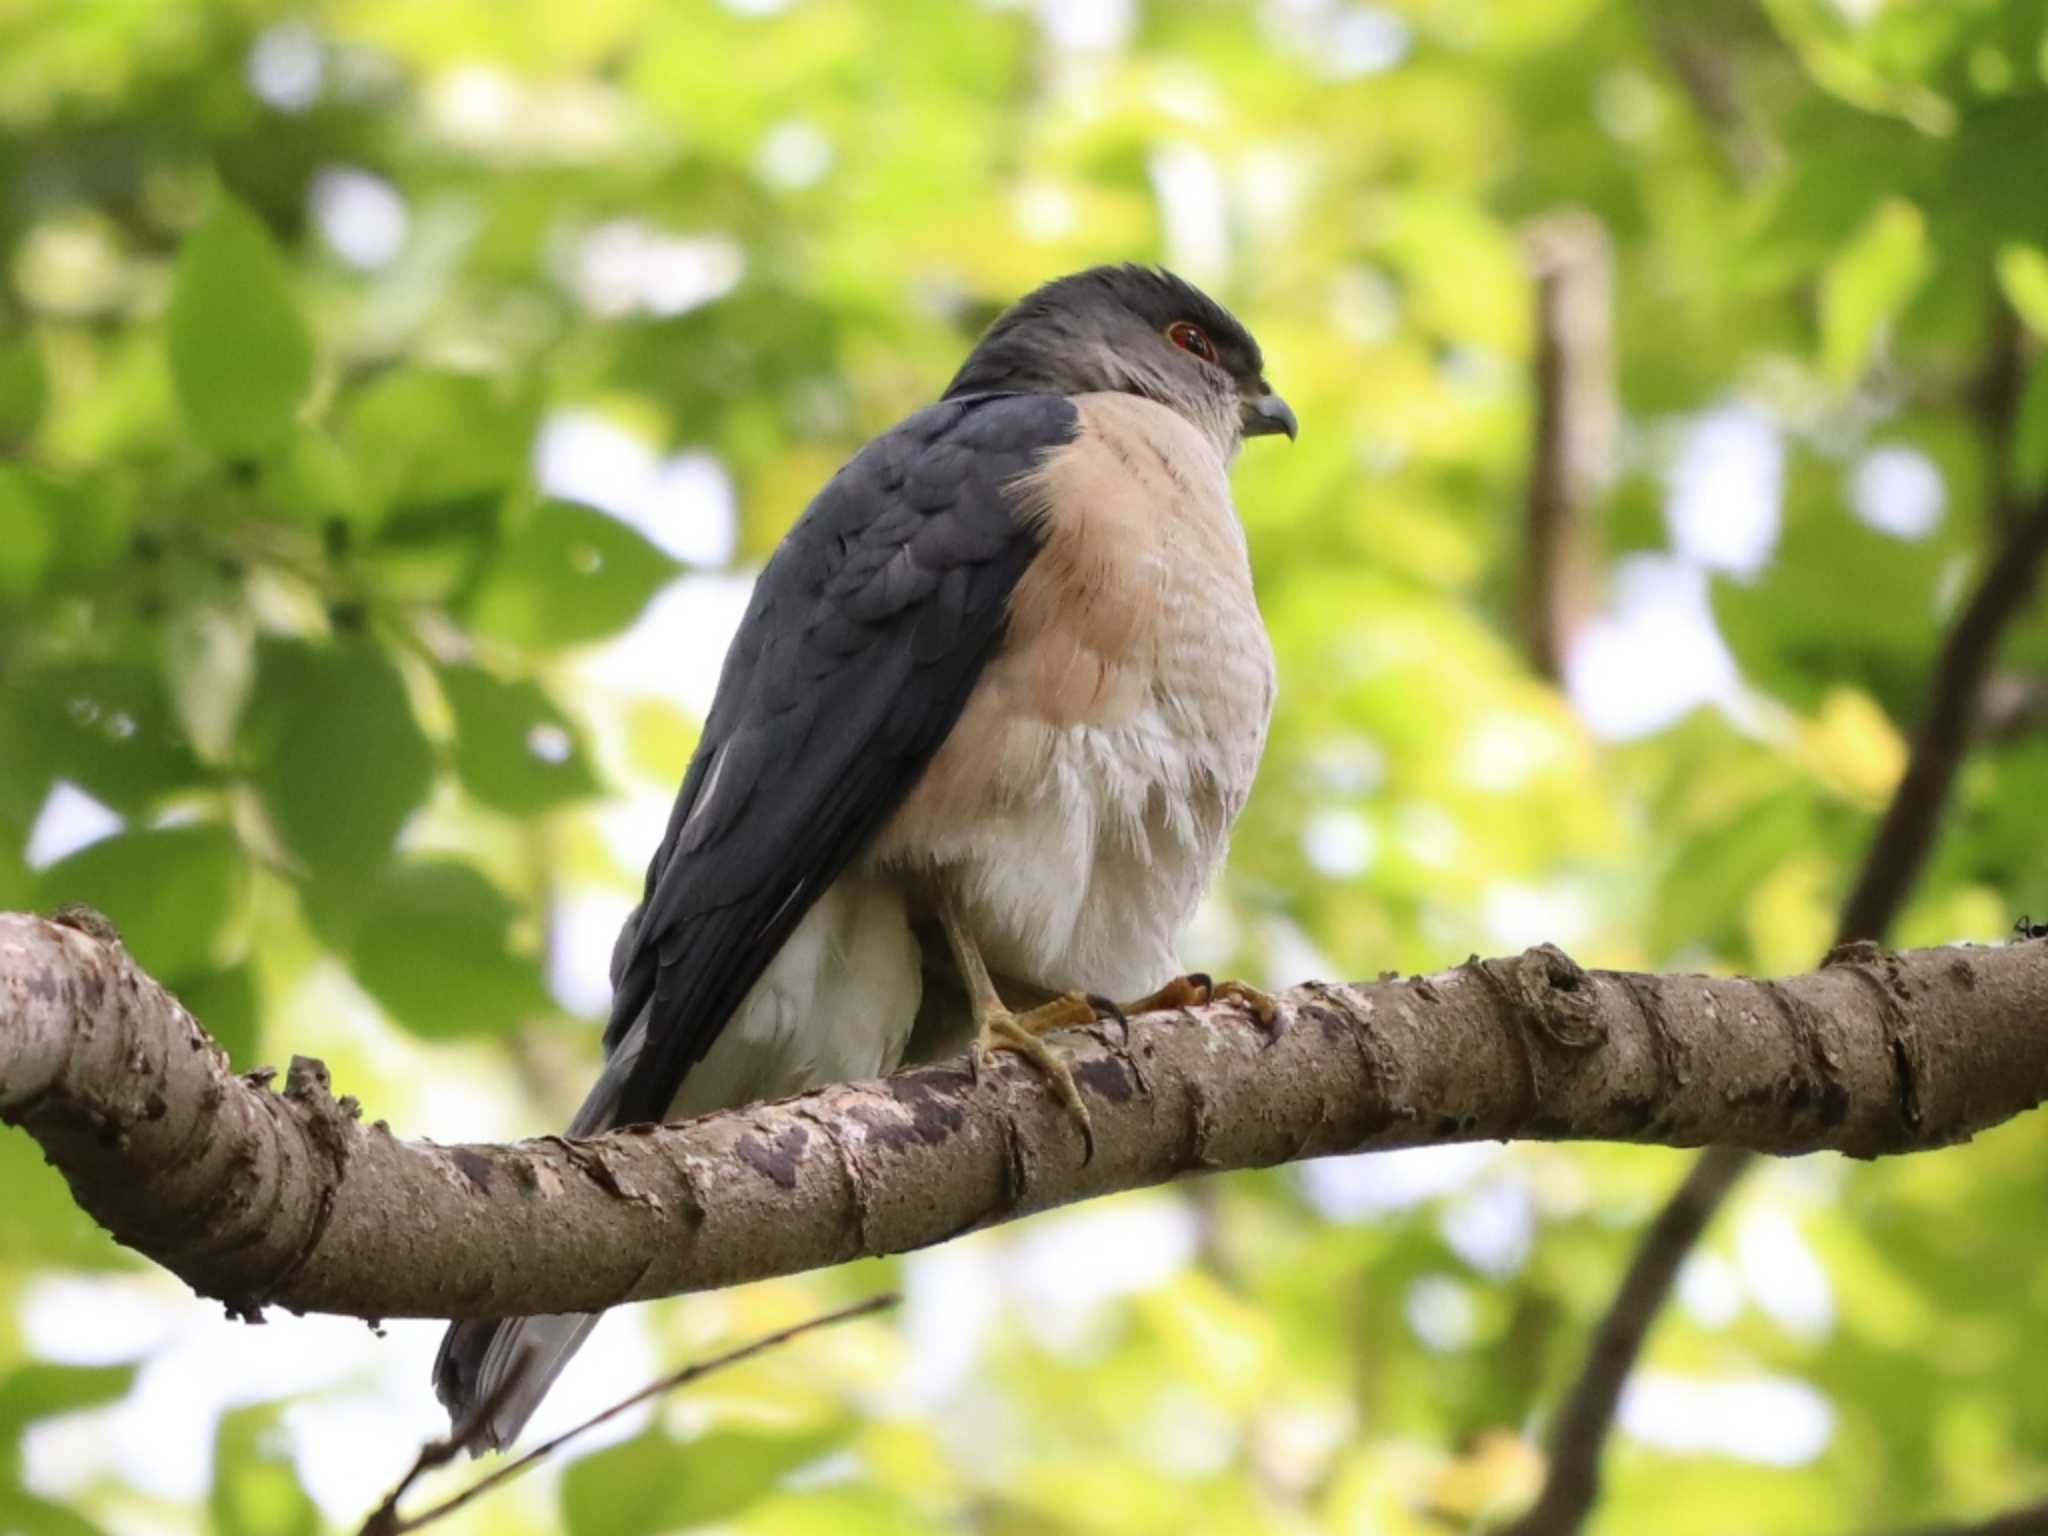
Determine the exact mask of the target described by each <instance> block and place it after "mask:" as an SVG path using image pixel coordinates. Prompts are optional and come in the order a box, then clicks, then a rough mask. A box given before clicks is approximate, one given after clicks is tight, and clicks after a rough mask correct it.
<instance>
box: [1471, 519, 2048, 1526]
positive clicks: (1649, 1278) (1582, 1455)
mask: <svg viewBox="0 0 2048 1536" xmlns="http://www.w3.org/2000/svg"><path fill="white" fill-rule="evenodd" d="M2044 553H2048V497H2044V498H2043V499H2042V500H2041V501H2040V502H2039V503H2038V504H2037V505H2036V506H2035V507H2034V509H2033V510H2032V512H2031V513H2029V514H2028V516H2027V518H2026V520H2025V522H2023V523H2021V524H2020V526H2019V527H2018V528H2016V529H2015V530H2014V531H2013V534H2012V537H2011V538H2010V539H2008V540H2007V541H2006V544H2005V547H2004V548H2003V549H2002V550H2000V552H1999V555H1998V558H1997V559H1996V560H1994V561H1993V562H1992V564H1991V568H1990V569H1989V570H1988V571H1986V572H1985V573H1984V579H1983V580H1982V582H1980V583H1979V584H1978V587H1977V590H1976V591H1975V592H1974V593H1972V594H1971V596H1970V601H1969V603H1968V605H1967V606H1965V607H1964V609H1963V611H1962V612H1961V613H1960V614H1958V615H1957V616H1956V621H1955V623H1954V625H1953V626H1952V627H1951V628H1950V630H1949V633H1948V638H1947V639H1946V640H1945V641H1944V642H1943V643H1942V648H1941V656H1940V658H1939V659H1938V660H1937V661H1936V663H1935V668H1934V676H1933V678H1932V680H1931V683H1930V689H1929V698H1928V704H1927V713H1926V715H1925V717H1924V718H1923V719H1922V720H1921V722H1920V728H1919V730H1918V731H1916V732H1915V733H1914V736H1913V747H1912V752H1911V754H1910V756H1909V757H1908V758H1907V761H1906V771H1905V774H1904V775H1903V776H1902V777H1901V778H1900V780H1899V786H1898V789H1897V791H1896V792H1895V793H1894V794H1893V796H1892V802H1891V805H1890V807H1889V808H1887V810H1886V811H1885V815H1884V820H1883V821H1882V822H1880V823H1879V825H1878V828H1877V832H1876V834H1875V835H1874V836H1873V837H1872V839H1871V842H1870V848H1869V851H1868V852H1867V853H1866V854H1865V855H1864V859H1863V867H1862V870H1861V872H1860V873H1859V874H1858V876H1857V879H1856V884H1855V886H1854V887H1853V888H1852V889H1851V891H1850V892H1849V895H1848V898H1847V899H1846V900H1845V901H1844V902H1843V904H1842V916H1841V921H1840V924H1839V926H1838V927H1837V929H1836V936H1835V937H1836V942H1837V943H1838V944H1841V943H1847V942H1849V941H1851V940H1855V939H1870V940H1879V939H1882V938H1883V937H1884V935H1885V932H1886V930H1888V929H1889V928H1890V927H1891V925H1892V922H1893V920H1894V919H1895V918H1896V917H1897V916H1898V913H1899V909H1900V908H1901V907H1903V906H1904V905H1905V904H1906V898H1907V896H1908V895H1909V894H1910V893H1911V891H1912V889H1913V885H1914V882H1915V881H1916V880H1918V879H1919V877H1920V872H1921V869H1922V868H1923V867H1924V866H1925V864H1926V862H1927V856H1928V854H1929V853H1930V852H1931V851H1932V850H1933V848H1934V840H1935V837H1936V835H1937V834H1938V833H1939V832H1940V830H1941V822H1942V817H1943V814H1944V813H1945V811H1946V810H1947V808H1948V802H1949V791H1950V790H1951V789H1952V788H1953V787H1954V785H1955V779H1956V773H1957V770H1958V769H1960V768H1961V767H1962V763H1963V757H1964V755H1965V753H1966V752H1967V751H1968V750H1969V743H1970V737H1971V730H1970V727H1971V725H1972V723H1973V722H1974V720H1975V719H1976V717H1977V714H1978V711H1979V709H1980V708H1981V700H1982V697H1983V694H1984V687H1985V680H1986V679H1987V678H1988V677H1989V675H1990V672H1991V664H1992V662H1993V660H1994V659H1995V658H1996V655H1997V651H1998V641H1999V638H2000V636H2001V635H2003V634H2004V632H2005V631H2006V629H2007V628H2008V627H2009V626H2010V625H2011V624H2012V622H2013V620H2014V619H2015V618H2017V617H2018V615H2019V613H2020V611H2021V610H2022V609H2023V608H2024V607H2025V606H2026V604H2027V601H2028V599H2029V598H2030V597H2031V596H2032V595H2033V592H2034V587H2035V584H2036V582H2037V580H2038V579H2039V575H2040V569H2041V561H2042V556H2043V554H2044ZM1754 1157H1755V1154H1753V1153H1750V1152H1746V1151H1742V1150H1740V1149H1737V1148H1731V1147H1715V1148H1710V1149H1709V1150H1708V1151H1706V1152H1704V1153H1702V1154H1701V1155H1700V1158H1699V1160H1698V1161H1697V1162H1696V1163H1695V1164H1694V1166H1693V1170H1692V1172H1691V1173H1690V1174H1689V1175H1688V1176H1687V1178H1686V1180H1685V1182H1684V1183H1683V1184H1682V1185H1680V1186H1679V1189H1678V1192H1677V1193H1676V1194H1674V1195H1673V1196H1672V1197H1671V1201H1670V1203H1669V1204H1668V1205H1667V1206H1666V1207H1665V1208H1664V1210H1663V1211H1662V1212H1661V1213H1660V1214H1659V1215H1658V1217H1657V1219H1656V1220H1655V1221H1654V1222H1653V1223H1652V1224H1651V1226H1650V1230H1649V1231H1648V1232H1647V1233H1646V1234H1645V1235H1644V1238H1643V1242H1642V1246H1641V1247H1639V1248H1638V1249H1637V1250H1636V1254H1635V1257H1634V1258H1633V1259H1632V1260H1631V1261H1630V1263H1629V1267H1628V1272H1627V1274H1626V1275H1624V1276H1623V1278H1622V1282H1621V1289H1620V1290H1619V1291H1618V1292H1617V1293H1616V1295H1615V1299H1614V1301H1613V1303H1612V1304H1611V1305H1610V1306H1609V1308H1608V1311H1607V1315H1606V1316H1605V1317H1604V1318H1602V1320H1601V1322H1600V1326H1599V1327H1598V1329H1597V1330H1595V1332H1594V1336H1593V1346H1592V1349H1591V1350H1590V1352H1589V1353H1588V1355H1587V1358H1586V1362H1585V1364H1584V1365H1583V1366H1581V1367H1580V1370H1579V1376H1578V1379H1577V1380H1576V1381H1574V1382H1573V1383H1572V1386H1571V1390H1570V1392H1569V1393H1568V1394H1567V1395H1566V1397H1565V1402H1564V1406H1563V1407H1562V1408H1561V1409H1560V1410H1559V1412H1558V1416H1557V1422H1556V1425H1555V1426H1554V1428H1553V1430H1552V1432H1551V1440H1550V1470H1549V1473H1548V1475H1547V1476H1546V1477H1545V1479H1544V1483H1543V1488H1542V1490H1541V1492H1540V1493H1539V1494H1538V1495H1537V1498H1536V1502H1535V1504H1533V1505H1532V1506H1531V1507H1530V1509H1529V1511H1528V1512H1527V1513H1526V1514H1524V1515H1523V1516H1522V1518H1521V1519H1519V1520H1517V1521H1516V1522H1515V1523H1514V1524H1513V1525H1512V1526H1510V1527H1508V1529H1507V1531H1506V1533H1505V1536H1572V1533H1574V1532H1576V1531H1577V1530H1578V1529H1579V1527H1580V1526H1581V1525H1583V1524H1584V1523H1585V1519H1586V1516H1587V1514H1588V1513H1589V1512H1590V1511H1591V1509H1592V1507H1593V1503H1594V1501H1595V1499H1597V1498H1598V1497H1599V1492H1600V1453H1601V1450H1602V1448H1603V1447H1604V1446H1605V1444H1606V1441H1607V1436H1608V1434H1609V1432H1610V1431H1611V1430H1612V1429H1613V1427H1614V1412H1615V1408H1616V1406H1617V1404H1619V1402H1620V1400H1621V1389H1622V1386H1623V1384H1624V1383H1625V1382H1626V1381H1627V1379H1628V1374H1629V1372H1630V1371H1631V1370H1632V1369H1633V1368H1634V1366H1635V1362H1636V1360H1637V1358H1638V1357H1639V1356H1640V1355H1641V1354H1642V1350H1643V1345H1644V1343H1645V1341H1646V1340H1647V1339H1648V1338H1649V1333H1650V1328H1651V1325H1652V1324H1653V1323H1655V1321H1656V1319H1657V1317H1658V1315H1659V1313H1661V1312H1662V1310H1663V1308H1664V1303H1665V1301H1666V1300H1667V1299H1668V1298H1669V1296H1670V1293H1671V1287H1672V1285H1673V1283H1674V1282H1675V1281H1676V1279H1677V1277H1678V1272H1679V1270H1680V1269H1681V1268H1682V1267H1683V1266H1684V1263H1685V1257H1686V1255H1687V1254H1688V1253H1690V1252H1691V1251H1692V1248H1693V1245H1694V1244H1695V1243H1697V1242H1698V1240H1699V1238H1700V1235H1701V1234H1702V1233H1703V1232H1704V1231H1705V1230H1706V1228H1707V1225H1708V1223H1709V1222H1711V1221H1712V1220H1713V1217H1714V1213H1715V1212H1716V1211H1717V1210H1719V1209H1720V1207H1721V1205H1722V1204H1723V1202H1724V1201H1725V1200H1726V1199H1727V1196H1728V1192H1729V1191H1730V1190H1731V1189H1733V1188H1734V1187H1735V1185H1736V1184H1737V1183H1738V1182H1739V1181H1740V1179H1741V1177H1742V1174H1743V1173H1744V1172H1745V1171H1746V1170H1747V1169H1748V1167H1749V1165H1750V1163H1751V1162H1752V1161H1753V1160H1754Z"/></svg>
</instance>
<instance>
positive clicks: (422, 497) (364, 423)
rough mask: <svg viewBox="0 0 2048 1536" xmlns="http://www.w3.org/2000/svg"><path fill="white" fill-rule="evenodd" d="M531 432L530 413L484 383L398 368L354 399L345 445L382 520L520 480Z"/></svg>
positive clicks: (470, 376)
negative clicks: (400, 509) (401, 509)
mask: <svg viewBox="0 0 2048 1536" xmlns="http://www.w3.org/2000/svg"><path fill="white" fill-rule="evenodd" d="M533 427H534V423H533V413H532V411H531V410H530V409H529V408H528V407H527V406H525V405H524V404H522V403H520V402H518V401H515V400H511V399H508V398H506V396H505V395H504V393H503V392H502V391H501V390H500V389H499V388H498V387H497V386H496V385H495V384H494V383H493V382H492V381H491V380H490V379H487V378H482V377H479V376H478V375H476V374H469V373H423V372H415V371H412V370H404V371H400V372H394V373H389V374H386V375H385V376H384V377H383V378H381V379H379V380H378V381H377V382H376V383H375V384H372V385H371V386H370V387H369V388H368V389H366V390H365V391H364V392H363V393H362V395H361V396H360V397H358V399H357V400H356V403H355V408H354V410H352V411H351V412H350V414H349V421H348V429H347V432H346V433H345V435H344V438H343V441H344V443H345V445H346V447H347V449H348V455H349V458H350V459H351V460H352V461H353V463H354V464H355V466H356V469H357V472H358V473H359V474H361V476H362V477H363V481H364V484H365V490H366V493H367V495H368V497H369V500H370V503H371V505H372V506H373V507H374V508H375V509H376V511H377V514H378V515H382V514H385V513H388V512H389V510H390V509H391V508H392V507H394V506H407V505H413V504H417V503H424V502H440V501H459V500H462V499H463V498H466V497H470V496H476V495H479V494H481V493H484V492H501V491H504V490H505V489H507V488H508V487H510V486H512V485H515V484H517V483H519V482H520V481H521V480H522V479H524V477H525V475H526V464H527V455H528V453H529V451H530V450H531V447H532V443H533Z"/></svg>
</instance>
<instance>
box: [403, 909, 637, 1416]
mask: <svg viewBox="0 0 2048 1536" xmlns="http://www.w3.org/2000/svg"><path fill="white" fill-rule="evenodd" d="M638 918H639V913H638V912H637V911H636V912H635V913H634V914H633V917H632V918H629V919H628V920H627V923H626V931H625V933H623V934H621V935H620V938H619V944H620V950H619V953H618V954H614V955H613V957H612V984H613V985H614V986H616V985H617V984H618V979H619V954H623V953H625V952H626V941H627V937H628V936H629V935H630V934H631V933H632V932H633V929H634V923H635V922H636V921H637V920H638ZM646 1038H647V1015H646V1014H645V1012H643V1013H642V1014H641V1016H640V1018H639V1019H638V1020H636V1021H635V1023H634V1025H633V1027H632V1028H631V1029H629V1030H628V1031H627V1032H626V1035H625V1038H624V1039H623V1040H621V1041H620V1042H619V1043H618V1044H617V1045H616V1046H614V1047H613V1048H612V1049H611V1050H610V1051H609V1052H608V1053H607V1054H606V1056H605V1063H604V1070H603V1071H602V1072H600V1073H599V1074H598V1079H597V1082H596V1083H595V1084H593V1085H592V1087H591V1090H590V1096H589V1097H588V1098H586V1099H585V1100H584V1101H583V1107H582V1108H581V1109H579V1110H577V1111H576V1118H575V1119H573V1120H571V1121H570V1122H569V1134H570V1135H571V1136H595V1135H597V1134H598V1133H600V1132H601V1131H605V1130H608V1129H609V1128H610V1127H611V1126H613V1125H615V1124H616V1123H617V1116H618V1108H619V1094H620V1092H621V1090H622V1089H623V1087H624V1085H625V1081H626V1079H627V1077H628V1076H629V1075H630V1074H631V1072H632V1070H633V1065H634V1063H635V1062H637V1061H638V1060H639V1059H640V1048H641V1046H642V1045H643V1044H644V1043H645V1042H646ZM602 1315H603V1314H602V1313H598V1312H559V1313H552V1314H544V1315H542V1316H540V1317H508V1318H503V1319H498V1320H492V1319H488V1318H484V1319H478V1320H474V1321H468V1322H460V1323H451V1324H449V1327H448V1331H447V1333H445V1334H443V1335H442V1336H441V1353H440V1354H439V1355H437V1356H436V1357H435V1359H434V1395H435V1396H436V1397H438V1398H440V1399H441V1401H442V1403H443V1404H444V1405H445V1406H446V1407H447V1409H448V1422H449V1424H450V1425H451V1426H452V1427H453V1428H454V1429H456V1430H460V1429H461V1428H462V1427H463V1425H464V1424H466V1423H468V1422H469V1419H470V1416H471V1415H472V1414H474V1413H475V1412H476V1410H477V1407H478V1405H479V1404H481V1403H486V1402H489V1401H490V1398H491V1394H492V1393H494V1392H496V1391H497V1390H498V1389H499V1387H500V1386H502V1385H503V1384H504V1382H505V1379H506V1377H507V1376H509V1375H510V1374H511V1372H512V1370H513V1368H514V1367H515V1366H518V1362H519V1359H520V1356H521V1354H522V1352H525V1351H529V1350H530V1351H531V1352H532V1359H531V1360H530V1361H528V1362H527V1364H525V1365H524V1366H520V1367H519V1369H520V1372H521V1374H520V1377H519V1384H518V1385H517V1386H516V1387H514V1388H513V1389H512V1390H511V1392H510V1393H509V1394H508V1395H507V1396H506V1398H505V1401H504V1402H502V1403H500V1404H499V1405H498V1408H497V1411H496V1412H494V1413H493V1414H492V1415H491V1421H490V1423H488V1424H485V1425H481V1426H479V1433H478V1438H477V1440H476V1442H475V1445H476V1449H477V1451H478V1453H479V1454H481V1453H482V1451H483V1450H484V1448H485V1447H487V1446H488V1447H489V1448H491V1449H493V1450H500V1451H502V1450H503V1449H504V1448H505V1447H506V1446H508V1445H510V1444H511V1443H512V1441H513V1440H514V1439H515V1438H517V1437H518V1434H519V1431H520V1430H522V1429H524V1428H525V1427H526V1421H527V1420H528V1419H530V1418H532V1417H533V1410H534V1409H536V1408H538V1407H539V1406H540V1400H541V1399H542V1398H543V1397H545V1396H546V1395H547V1390H548V1388H549V1387H551V1386H553V1385H554V1383H555V1378H556V1377H557V1376H559V1375H561V1374H562V1371H563V1369H564V1368H565V1367H566V1366H567V1365H568V1364H569V1361H570V1358H571V1357H572V1356H574V1355H575V1353H576V1351H577V1350H579V1349H581V1348H582V1347H583V1341H584V1340H585V1339H587V1338H588V1337H590V1330H591V1329H592V1328H594V1327H596V1326H597V1320H598V1318H599V1317H601V1316H602Z"/></svg>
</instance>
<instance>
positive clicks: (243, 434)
mask: <svg viewBox="0 0 2048 1536" xmlns="http://www.w3.org/2000/svg"><path fill="white" fill-rule="evenodd" d="M167 325H168V330H169V337H170V349H171V378H172V381H173V383H175V384H176V386H177V391H178V402H179V404H180V405H182V406H183V407H184V410H185V419H186V420H187V421H188V422H190V423H191V426H192V430H193V431H194V432H196V433H197V434H198V435H199V437H200V439H201V440H202V441H204V442H205V443H206V445H207V446H208V447H210V448H212V449H213V450H214V451H215V452H216V453H218V454H220V455H221V456H222V457H223V458H227V459H261V458H263V457H265V456H267V455H269V454H270V453H272V452H274V451H276V450H277V449H279V448H281V447H282V446H283V445H284V442H285V439H286V437H287V436H288V435H289V433H290V431H291V425H292V418H293V417H294V416H295V415H296V414H297V412H298V409H299V404H300V402H301V401H302V400H304V399H305V396H306V391H307V389H308V387H309V386H310V385H311V384H312V382H313V340H312V336H311V334H310V333H309V332H308V331H307V329H306V324H305V321H304V320H302V319H301V318H300V316H299V312H298V308H297V305H296V303H295V302H294V299H293V296H292V291H291V279H290V275H289V273H288V271H287V269H286V267H285V264H284V262H283V261H282V259H280V257H279V256H278V253H277V250H276V247H275V246H273V245H272V243H271V240H270V234H269V231H267V230H266V229H264V227H263V225H262V223H261V221H259V220H258V219H257V217H256V216H255V215H254V214H253V213H251V212H249V210H248V209H246V208H244V207H243V206H242V205H241V204H239V203H237V202H235V201H234V200H233V199H232V198H229V197H226V196H223V197H221V198H220V200H219V201H218V202H217V203H216V204H215V205H214V209H213V212H212V213H211V214H210V215H209V216H208V217H207V219H206V222H205V223H203V224H201V225H200V226H199V228H197V229H196V230H194V231H193V232H192V234H191V235H190V236H189V237H188V238H187V239H186V241H185V244H184V247H183V249H181V250H180V251H179V253H178V263H177V270H176V273H175V275H174V277H173V279H172V284H171V306H170V313H169V315H168V317H167Z"/></svg>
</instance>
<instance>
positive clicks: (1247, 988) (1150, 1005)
mask: <svg viewBox="0 0 2048 1536" xmlns="http://www.w3.org/2000/svg"><path fill="white" fill-rule="evenodd" d="M1219 998H1227V999H1228V1000H1229V1001H1231V1002H1233V1003H1237V1004H1239V1005H1240V1006H1241V1007H1244V1008H1247V1009H1249V1010H1250V1011H1251V1013H1252V1015H1253V1017H1255V1018H1256V1019H1257V1020H1258V1021H1259V1028H1261V1029H1263V1030H1264V1031H1266V1033H1267V1034H1271V1033H1272V1032H1273V1027H1274V1025H1276V1024H1277V1023H1279V1021H1280V1005H1279V1004H1278V1003H1277V1002H1275V1001H1274V1000H1273V998H1272V996H1271V994H1269V993H1265V992H1261V991H1260V990H1259V989H1258V988H1257V987H1255V986H1253V985H1251V983H1249V982H1244V981H1215V980H1212V979H1211V978H1210V976H1209V974H1208V972H1206V971H1190V972H1189V973H1188V974H1187V975H1185V976H1176V977H1174V978H1173V980H1171V981H1169V982H1168V983H1167V984H1166V985H1165V986H1163V987H1161V988H1160V989H1159V990H1158V991H1157V992H1154V993H1152V994H1151V996H1149V997H1141V998H1139V999H1138V1000H1137V1001H1136V1002H1135V1003H1125V1004H1124V1005H1123V1012H1125V1013H1129V1014H1140V1013H1158V1012H1161V1011H1162V1010H1164V1009H1168V1008H1199V1007H1201V1006H1202V1004H1204V1003H1213V1002H1215V1001H1217V1000H1218V999H1219Z"/></svg>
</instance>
